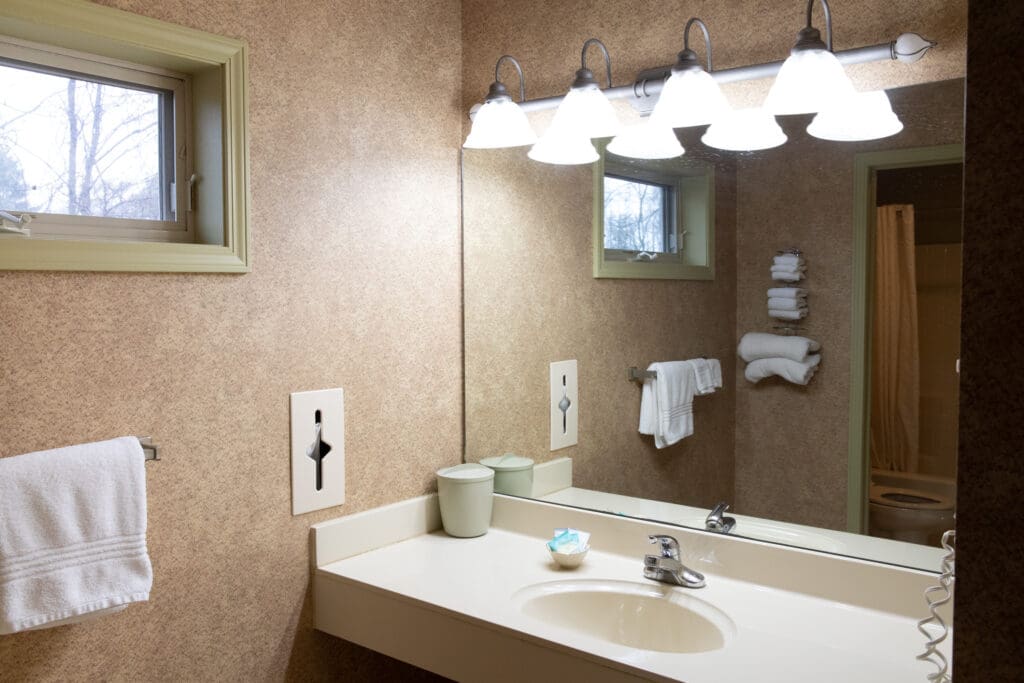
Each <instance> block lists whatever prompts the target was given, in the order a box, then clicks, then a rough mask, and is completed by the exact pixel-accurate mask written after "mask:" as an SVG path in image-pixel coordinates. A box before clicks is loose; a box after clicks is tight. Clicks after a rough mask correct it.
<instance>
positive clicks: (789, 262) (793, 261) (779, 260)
mask: <svg viewBox="0 0 1024 683" xmlns="http://www.w3.org/2000/svg"><path fill="white" fill-rule="evenodd" d="M772 262H773V263H774V264H775V265H777V266H802V265H804V264H805V263H806V262H805V261H804V257H803V256H800V255H798V254H777V255H776V256H775V258H773V259H772Z"/></svg>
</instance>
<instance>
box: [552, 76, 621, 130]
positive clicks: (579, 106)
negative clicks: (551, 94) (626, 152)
mask: <svg viewBox="0 0 1024 683" xmlns="http://www.w3.org/2000/svg"><path fill="white" fill-rule="evenodd" d="M555 117H556V118H560V119H562V124H563V125H565V126H568V127H570V128H572V129H575V130H580V131H583V132H584V133H585V134H586V136H587V137H588V138H610V137H612V136H613V135H618V134H619V130H620V129H621V127H622V126H621V125H620V124H619V118H618V117H617V116H616V115H615V110H614V109H613V108H612V103H611V102H609V101H608V98H607V97H605V94H604V93H603V92H601V89H600V88H598V87H597V86H596V85H589V86H584V87H582V88H570V89H569V92H568V93H566V95H565V97H564V98H563V99H562V102H561V103H560V104H559V105H558V111H557V112H556V114H555Z"/></svg>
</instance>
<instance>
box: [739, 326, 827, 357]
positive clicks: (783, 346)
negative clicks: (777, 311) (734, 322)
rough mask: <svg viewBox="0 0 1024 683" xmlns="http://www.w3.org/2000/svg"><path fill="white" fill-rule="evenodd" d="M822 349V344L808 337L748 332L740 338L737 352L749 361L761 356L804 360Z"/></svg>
mask: <svg viewBox="0 0 1024 683" xmlns="http://www.w3.org/2000/svg"><path fill="white" fill-rule="evenodd" d="M820 349H821V344H819V343H818V342H816V341H814V340H813V339H808V338H807V337H797V336H786V335H781V334H767V333H764V332H747V333H746V334H745V335H743V337H742V338H741V339H740V343H739V346H738V347H737V349H736V352H737V353H738V354H739V357H740V358H742V359H743V360H745V361H746V362H748V363H749V362H751V361H755V360H758V359H759V358H788V359H790V360H795V361H797V362H803V361H805V360H807V357H808V356H809V355H810V354H812V353H815V352H816V351H819V350H820Z"/></svg>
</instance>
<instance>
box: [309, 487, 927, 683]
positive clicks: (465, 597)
mask: <svg viewBox="0 0 1024 683" xmlns="http://www.w3.org/2000/svg"><path fill="white" fill-rule="evenodd" d="M508 505H509V506H513V507H515V508H516V510H518V511H519V512H520V515H519V516H520V517H522V516H524V515H522V514H521V513H522V511H523V510H527V511H529V512H530V514H538V515H539V514H541V513H544V514H548V512H547V511H546V510H540V511H537V510H535V509H534V508H524V507H522V506H524V505H535V506H536V505H543V504H541V503H536V502H534V501H515V502H514V503H508ZM549 507H553V506H549ZM371 512H372V511H371ZM502 514H505V513H502ZM550 514H551V515H554V517H553V518H552V519H553V520H554V519H561V518H562V517H564V514H560V513H559V512H558V511H557V510H554V511H552V512H550ZM575 515H583V517H577V518H576V520H573V521H579V520H580V519H583V520H588V519H589V520H591V527H590V528H589V529H588V530H592V531H594V537H593V538H592V541H591V543H592V546H593V549H592V550H591V551H590V553H589V554H588V556H587V558H586V560H585V562H584V563H583V565H582V566H581V567H580V568H579V569H576V570H562V569H559V568H558V567H557V566H556V565H555V564H554V563H553V562H552V561H551V559H550V557H549V555H548V553H547V551H546V549H545V546H544V543H545V540H546V538H544V537H542V536H540V535H535V534H529V533H522V532H521V531H517V530H510V529H508V528H495V527H493V526H492V528H491V530H490V531H489V532H488V533H487V534H486V535H484V536H481V537H478V538H472V539H459V538H452V537H449V536H447V535H446V534H445V533H444V532H443V531H433V532H430V533H422V534H418V535H414V536H413V537H411V538H407V539H406V540H401V541H399V542H395V543H391V544H388V545H385V546H384V547H380V548H376V549H372V550H369V551H368V552H362V553H361V554H356V555H353V556H350V557H345V559H341V560H338V561H333V562H328V563H325V564H322V565H321V566H319V567H318V568H317V570H316V576H317V580H318V581H324V582H329V583H341V584H344V585H345V587H346V588H347V589H355V588H359V589H363V590H366V591H371V592H374V593H375V594H376V595H377V596H386V597H388V598H390V599H393V600H394V601H395V604H399V605H400V604H402V603H409V604H415V605H417V606H418V607H420V608H426V609H428V610H431V611H433V612H435V613H438V614H445V615H448V616H451V617H454V618H457V619H461V620H468V621H471V622H474V623H476V624H477V625H480V626H483V627H485V628H488V629H491V630H494V631H499V632H502V633H505V634H508V635H511V636H513V637H515V638H517V639H521V640H529V641H533V642H536V643H542V644H544V645H546V646H548V647H551V648H554V649H557V650H561V651H563V652H572V653H573V654H575V655H576V656H578V657H582V658H585V659H588V660H592V661H598V662H602V663H603V664H604V665H605V666H611V667H612V668H614V669H617V670H619V671H621V672H623V673H626V672H631V673H633V674H639V675H641V676H645V677H655V678H657V677H664V678H667V679H674V680H684V681H689V682H690V683H701V682H704V681H707V682H709V683H710V682H714V683H719V682H721V683H726V682H732V681H735V682H737V683H739V682H740V681H743V682H747V681H751V680H758V681H780V682H781V681H786V682H789V683H797V682H799V681H808V682H812V681H813V682H814V683H819V682H821V681H830V682H845V681H849V682H851V683H852V682H854V681H856V682H858V683H860V682H862V681H872V682H877V683H882V682H887V681H893V682H896V681H924V680H925V677H926V675H927V674H928V673H930V672H932V671H933V670H934V669H933V667H931V665H929V664H927V663H925V662H920V661H917V660H916V659H915V657H916V655H917V654H919V653H920V652H921V651H922V650H923V642H924V639H923V637H922V636H921V634H920V633H919V632H918V630H917V627H916V618H912V617H910V616H906V615H905V614H899V613H894V612H889V611H886V610H884V609H879V608H869V607H865V606H863V605H860V606H858V605H854V604H850V603H849V602H841V601H838V600H835V601H833V600H829V599H824V598H822V597H820V596H815V595H813V594H807V593H803V592H801V591H799V590H784V589H782V588H779V587H778V585H760V584H759V583H758V582H756V581H753V580H749V579H747V580H741V579H738V578H736V570H734V569H733V570H730V569H729V567H728V566H726V565H727V564H736V560H735V559H732V558H734V557H745V556H749V557H751V558H753V559H752V560H750V562H753V563H755V564H756V562H757V561H758V560H757V557H758V554H759V553H762V554H764V553H767V554H766V555H765V557H766V558H779V557H788V555H780V553H794V554H796V555H797V557H794V558H793V561H794V562H800V561H801V560H800V557H799V556H800V555H807V554H806V553H802V551H789V550H783V549H779V548H766V547H764V546H761V545H760V544H756V543H751V542H749V541H744V540H742V539H721V540H719V539H710V542H712V543H714V544H718V545H717V546H714V545H713V546H711V548H712V552H711V555H712V556H714V555H715V553H714V549H715V547H718V548H719V553H718V554H719V556H721V557H728V558H729V559H727V560H725V563H724V564H723V565H722V569H723V571H721V572H717V573H716V571H714V568H715V565H714V563H713V562H709V561H707V560H708V554H707V550H706V548H705V550H704V551H702V553H703V554H702V561H700V562H699V563H698V564H696V565H691V566H693V568H694V569H697V570H699V571H701V572H703V573H704V574H705V575H706V577H707V586H706V587H705V588H701V589H686V588H680V587H667V586H665V589H666V590H673V591H684V592H687V593H689V594H692V595H693V596H695V597H697V598H699V599H701V600H704V601H706V602H708V603H711V604H712V605H714V606H715V607H717V608H718V609H720V610H722V611H723V612H725V614H727V615H728V617H729V618H730V619H731V620H732V622H733V623H734V624H735V633H733V634H732V635H731V636H728V637H727V640H726V644H725V646H724V647H723V648H722V649H719V650H715V651H711V652H703V653H699V654H677V653H665V652H653V651H649V650H641V649H636V648H630V647H625V646H623V645H619V644H616V643H612V642H607V641H605V640H601V639H598V638H596V637H593V636H588V635H586V634H583V633H580V632H577V631H575V630H571V629H568V628H562V627H558V626H555V625H551V624H548V623H545V622H543V621H540V620H537V619H535V618H532V617H529V616H527V615H525V614H523V613H522V612H521V611H520V610H519V607H518V604H517V603H516V600H515V599H514V597H513V596H514V595H515V593H516V592H517V591H519V590H520V589H522V588H524V587H526V586H530V585H533V584H538V583H544V582H550V581H559V580H566V579H573V580H577V579H580V580H586V579H605V580H618V581H630V582H635V583H641V584H642V583H649V584H653V585H656V586H662V584H657V583H655V582H650V581H648V580H647V579H644V578H643V575H642V564H643V563H642V554H643V551H644V548H645V547H646V548H647V549H653V548H652V547H651V546H645V541H646V538H645V537H643V536H642V534H641V533H637V532H636V531H635V529H636V528H638V527H636V526H628V527H626V528H624V529H622V528H617V527H616V528H614V529H613V528H612V527H609V526H608V525H609V524H612V525H614V524H617V523H618V524H626V525H643V524H644V523H642V522H638V521H636V520H616V519H615V518H612V517H609V516H607V515H604V516H603V517H604V518H605V519H599V518H597V517H594V518H589V517H587V516H586V515H597V513H585V512H581V511H575ZM500 516H501V514H499V513H497V512H496V518H498V517H500ZM344 520H345V518H342V520H339V521H340V522H343V521H344ZM362 523H364V526H365V527H366V528H371V527H372V524H370V523H369V522H368V520H367V519H363V520H362ZM556 525H557V524H552V528H553V527H554V526H556ZM428 526H429V524H428ZM506 526H515V524H509V525H506ZM648 528H649V529H650V530H651V532H652V533H661V530H659V529H658V528H657V527H656V526H655V525H652V524H651V523H646V526H645V527H644V529H648ZM623 531H624V532H625V533H626V534H627V535H628V536H630V537H631V536H633V535H636V536H639V537H640V538H639V539H638V542H637V546H636V547H637V548H638V549H639V552H636V553H635V554H634V553H625V552H621V549H622V548H621V543H619V544H618V547H610V548H609V549H602V548H601V545H602V543H601V535H602V534H603V535H604V536H605V537H608V538H611V537H612V536H615V535H616V534H619V533H621V532H623ZM671 532H672V533H674V535H676V536H677V538H679V539H680V544H681V546H683V547H684V548H685V547H686V545H687V540H688V539H687V538H686V537H685V535H686V534H687V533H694V534H697V533H699V532H686V531H685V530H679V529H677V530H671ZM352 535H353V534H352V532H350V533H349V536H350V537H351V536H352ZM703 536H709V535H703ZM697 540H700V539H696V538H695V540H694V543H696V541H697ZM722 544H724V545H722ZM736 544H742V545H739V546H737V545H736ZM357 545H358V543H357ZM691 545H692V544H691ZM609 546H616V543H609ZM356 550H358V548H357V549H356ZM318 553H319V551H318ZM737 553H738V554H737ZM744 553H745V554H746V555H744ZM822 557H823V556H818V557H816V558H813V560H812V561H813V563H814V565H813V569H812V570H813V571H814V572H819V573H820V572H821V571H822V567H830V566H831V567H832V570H834V571H835V572H837V573H838V574H839V575H843V574H844V573H848V574H849V576H850V580H851V581H854V582H863V581H864V577H872V576H886V574H884V573H879V571H880V570H878V569H877V568H875V567H865V566H864V563H858V562H856V561H853V560H846V559H841V558H834V559H832V558H828V559H827V560H822V559H821V558H822ZM683 560H684V562H687V563H691V560H688V558H687V556H686V553H685V552H684V555H683ZM823 561H824V562H832V563H834V566H833V565H829V564H822V562H823ZM775 562H776V564H777V560H776V561H775ZM751 569H753V571H751ZM776 569H778V567H776ZM746 570H747V573H748V574H750V575H752V576H754V577H756V576H757V570H756V567H754V568H751V567H747V568H746ZM826 571H830V570H826ZM885 571H890V572H898V571H905V570H896V569H886V570H885ZM768 573H769V572H766V575H767V574H768ZM898 578H899V580H910V581H917V580H918V577H916V576H909V577H898ZM834 579H839V582H840V583H842V580H843V577H842V576H836V577H828V579H827V580H834ZM868 580H869V581H870V580H874V579H868ZM920 580H921V582H922V583H921V585H926V584H927V581H928V579H927V577H920ZM771 583H776V584H777V583H778V582H777V581H771V582H769V584H771ZM796 583H799V581H797V582H796ZM879 583H880V584H881V583H883V581H879ZM884 583H886V584H888V583H889V582H888V581H884ZM914 586H915V588H916V584H914ZM847 588H849V587H847ZM853 588H854V590H855V591H858V590H859V591H870V590H872V586H871V585H862V586H854V587H853ZM821 590H822V589H820V588H816V589H815V591H817V592H818V593H820V592H821ZM878 590H879V591H880V592H882V593H884V591H885V590H886V587H885V586H882V585H879V586H878ZM815 591H811V592H812V593H813V592H815ZM318 600H319V598H318ZM877 603H878V604H880V605H884V604H885V600H884V599H880V600H878V601H877ZM911 604H913V603H911ZM921 605H922V609H921V616H923V615H924V614H925V611H924V602H923V598H922V599H921ZM330 609H331V605H325V604H320V603H319V602H318V604H317V610H318V613H319V611H320V610H330ZM319 621H320V620H319V618H318V622H319ZM318 627H319V623H318ZM391 654H392V655H393V656H394V652H391ZM409 661H412V660H409ZM414 663H415V662H414Z"/></svg>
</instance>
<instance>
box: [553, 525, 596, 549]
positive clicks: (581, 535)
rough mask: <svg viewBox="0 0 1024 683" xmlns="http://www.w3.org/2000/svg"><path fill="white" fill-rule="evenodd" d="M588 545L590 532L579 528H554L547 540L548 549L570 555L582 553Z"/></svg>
mask: <svg viewBox="0 0 1024 683" xmlns="http://www.w3.org/2000/svg"><path fill="white" fill-rule="evenodd" d="M589 547H590V534H589V533H587V532H586V531H580V530H579V529H555V533H554V536H553V537H552V538H551V540H550V541H548V549H549V550H551V551H552V552H555V553H563V554H566V555H572V554H574V553H582V552H584V551H585V550H587V549H588V548H589Z"/></svg>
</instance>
